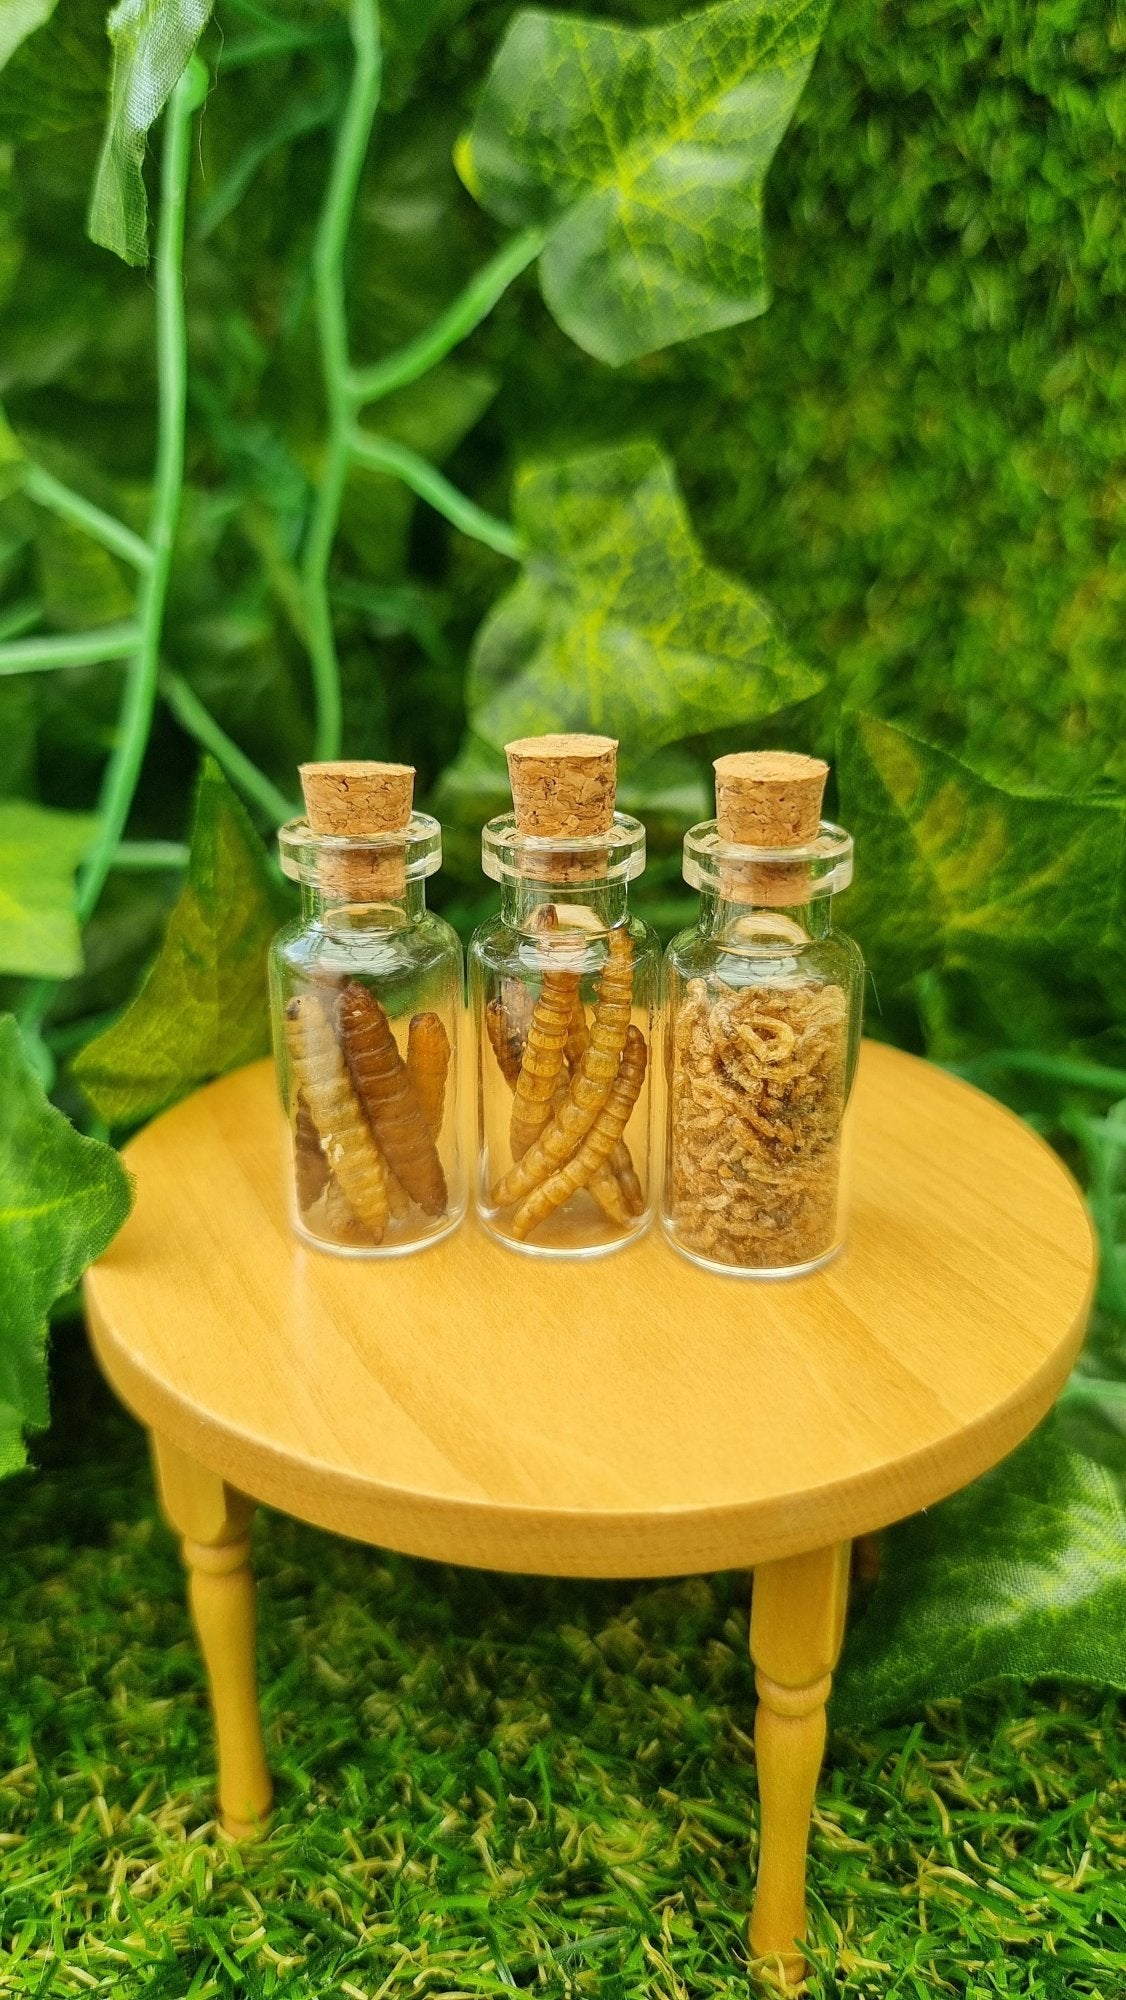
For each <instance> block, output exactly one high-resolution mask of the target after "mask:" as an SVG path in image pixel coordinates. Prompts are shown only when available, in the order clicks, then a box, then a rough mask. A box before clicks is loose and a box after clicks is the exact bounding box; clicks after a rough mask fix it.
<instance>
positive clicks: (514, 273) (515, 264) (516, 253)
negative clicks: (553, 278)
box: [350, 229, 546, 408]
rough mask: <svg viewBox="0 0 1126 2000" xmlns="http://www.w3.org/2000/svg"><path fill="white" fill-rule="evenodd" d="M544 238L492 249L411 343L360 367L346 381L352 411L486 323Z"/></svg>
mask: <svg viewBox="0 0 1126 2000" xmlns="http://www.w3.org/2000/svg"><path fill="white" fill-rule="evenodd" d="M545 240H546V232H545V231H544V230H542V229H525V230H524V231H523V232H522V233H521V234H520V235H519V236H513V237H512V238H511V239H510V241H509V242H507V243H506V244H504V245H503V247H502V248H501V249H500V250H498V252H497V254H496V256H495V257H493V258H492V259H491V260H490V262H489V263H487V264H486V265H485V266H484V269H483V270H480V271H478V272H477V274H476V276H475V277H473V278H471V279H470V280H469V283H468V284H467V285H466V287H465V290H464V291H463V292H461V293H459V295H458V297H457V298H456V299H455V300H454V301H453V304H452V305H450V306H447V308H446V310H445V312H444V313H442V314H441V316H440V317H439V318H438V319H436V320H435V322H434V324H433V326H429V327H427V329H426V331H425V332H424V333H420V334H419V336H418V338H417V339H416V340H412V341H410V342H409V343H408V344H407V346H405V347H401V348H400V349H399V351H398V353H396V354H389V355H388V356H387V358H386V360H385V361H379V362H376V364H375V365H374V367H372V368H360V369H357V370H355V371H354V372H353V374H352V376H351V378H350V386H351V391H352V398H353V401H354V403H355V404H356V406H357V408H359V407H360V406H361V405H362V404H364V403H375V402H378V401H379V400H380V398H381V397H383V396H389V395H390V394H391V391H392V390H393V389H402V388H405V386H406V384H407V383H408V382H417V380H418V378H419V376H420V375H425V374H427V373H428V372H429V370H430V369H431V368H433V367H435V366H436V365H437V363H438V362H439V361H441V360H443V359H444V357H445V356H446V355H447V354H449V352H450V351H451V349H452V348H454V347H457V346H459V345H460V343H461V342H462V341H463V340H467V339H468V337H469V335H470V334H471V333H472V332H474V330H475V329H476V328H477V327H479V326H480V324H481V321H482V320H483V319H487V318H488V315H489V314H490V313H491V312H492V309H493V307H494V306H495V305H496V303H497V300H498V299H499V298H501V297H502V295H503V294H504V293H505V292H506V291H507V290H508V287H509V285H511V284H512V282H513V280H514V279H515V278H518V277H519V276H520V273H521V271H525V270H527V268H528V265H529V264H530V263H531V262H532V261H533V259H534V258H536V257H538V256H539V254H540V251H541V250H542V249H543V246H544V242H545Z"/></svg>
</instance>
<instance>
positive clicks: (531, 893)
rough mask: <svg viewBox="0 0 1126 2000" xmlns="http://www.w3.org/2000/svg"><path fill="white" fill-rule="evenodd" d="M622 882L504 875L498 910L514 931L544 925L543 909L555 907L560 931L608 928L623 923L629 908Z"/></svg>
mask: <svg viewBox="0 0 1126 2000" xmlns="http://www.w3.org/2000/svg"><path fill="white" fill-rule="evenodd" d="M627 898H628V884H627V883H625V882H606V881H597V882H551V881H546V880H540V879H537V878H535V877H532V876H526V875H519V876H505V878H504V880H503V881H502V883H501V885H500V913H501V917H502V919H503V921H504V922H505V923H506V924H508V925H510V926H511V928H512V929H513V930H517V931H537V930H540V929H542V928H543V916H542V912H543V911H544V910H546V909H547V908H549V907H554V909H555V910H556V911H557V913H558V917H559V927H560V929H562V930H585V931H598V930H603V931H610V930H616V929H617V927H618V925H619V924H624V923H625V920H626V917H627V915H628V914H629V910H628V900H627Z"/></svg>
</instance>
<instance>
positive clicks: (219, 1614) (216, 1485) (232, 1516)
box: [153, 1436, 273, 1840]
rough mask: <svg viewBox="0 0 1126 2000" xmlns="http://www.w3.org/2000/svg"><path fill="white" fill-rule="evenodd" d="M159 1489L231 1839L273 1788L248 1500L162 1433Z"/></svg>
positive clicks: (244, 1831)
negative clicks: (194, 1642)
mask: <svg viewBox="0 0 1126 2000" xmlns="http://www.w3.org/2000/svg"><path fill="white" fill-rule="evenodd" d="M153 1457H154V1460H155V1463H156V1481H157V1491H158V1493H159V1496H160V1500H161V1504H162V1507H163V1510H164V1514H165V1516H166V1518H167V1520H168V1522H169V1524H170V1526H171V1527H172V1528H173V1529H174V1530H175V1532H176V1533H177V1534H178V1535H180V1536H181V1538H182V1546H183V1553H184V1561H185V1563H186V1565H187V1569H188V1599H189V1602H190V1604H191V1608H192V1617H193V1620H194V1622H195V1628H196V1632H197V1634H198V1636H199V1643H200V1650H201V1651H202V1653H203V1661H204V1665H205V1667H206V1668H207V1678H208V1682H209V1684H210V1688H211V1709H212V1714H213V1716H214V1719H215V1737H216V1744H217V1747H218V1754H219V1813H220V1818H221V1820H222V1823H223V1828H224V1831H225V1832H227V1833H229V1834H230V1835H231V1836H232V1837H233V1838H234V1839H236V1840H238V1839H245V1838H248V1837H249V1836H250V1835H252V1834H254V1833H256V1832H257V1831H258V1830H259V1828H260V1827H261V1825H262V1822H263V1821H264V1819H265V1817H266V1814H267V1813H268V1811H269V1809H270V1799H271V1797H272V1795H273V1788H272V1786H271V1784H270V1774H269V1771H268V1770H267V1769H266V1753H265V1750H264V1748H263V1745H262V1722H261V1717H260V1715H259V1712H258V1668H257V1659H256V1627H257V1620H256V1616H255V1602H254V1596H255V1593H254V1577H253V1574H252V1572H251V1568H250V1533H249V1530H250V1523H251V1520H252V1518H253V1514H254V1502H253V1501H252V1500H248V1499H246V1497H245V1495H243V1494H241V1493H236V1492H235V1491H234V1489H233V1488H232V1487H230V1486H228V1485H227V1484H226V1482H225V1480H222V1479H220V1477H219V1475H218V1473H215V1472H208V1471H207V1469H206V1468H205V1467H204V1466H202V1465H197V1464H196V1463H195V1461H194V1460H193V1459H190V1458H188V1457H187V1456H186V1455H185V1454H184V1453H183V1452H182V1451H180V1450H179V1449H178V1448H177V1447H176V1446H175V1445H172V1444H169V1443H168V1441H167V1440H166V1439H165V1438H160V1437H155V1436H154V1438H153Z"/></svg>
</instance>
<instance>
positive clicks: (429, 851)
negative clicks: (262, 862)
mask: <svg viewBox="0 0 1126 2000" xmlns="http://www.w3.org/2000/svg"><path fill="white" fill-rule="evenodd" d="M301 776H302V784H303V786H304V789H305V798H306V810H307V817H306V818H305V819H303V820H291V821H290V823H289V824H288V825H287V826H283V827H282V829H281V831H280V833H279V835H278V844H279V847H280V850H281V865H282V868H283V870H284V872H285V873H286V874H287V875H288V876H290V877H291V878H292V879H293V880H294V881H296V882H299V883H300V885H301V915H300V916H299V917H298V918H297V919H296V921H295V922H293V923H292V924H289V925H287V927H286V928H285V929H284V930H282V931H279V933H278V935H277V937H276V938H275V939H274V942H273V945H272V947H271V952H270V993H271V1006H272V1014H273V1026H274V1050H275V1057H276V1061H277V1069H278V1081H279V1085H280V1088H281V1094H282V1101H283V1103H284V1105H285V1109H286V1115H287V1118H288V1120H289V1129H290V1135H291V1143H292V1162H293V1210H292V1214H293V1226H294V1228H295V1230H296V1232H297V1234H298V1235H299V1236H301V1237H303V1238H304V1239H305V1240H306V1241H307V1242H309V1243H313V1244H315V1245H316V1246H317V1247H318V1248H320V1249H328V1250H334V1251H336V1252H338V1253H339V1254H341V1255H343V1256H352V1257H385V1256H395V1255H398V1254H401V1253H402V1252H405V1251H410V1250H418V1249H421V1248H422V1247H423V1246H424V1245H426V1244H428V1243H434V1242H437V1241H438V1239H439V1238H440V1237H443V1236H445V1235H447V1234H448V1232H449V1231H450V1230H451V1229H453V1228H454V1227H455V1226H456V1224H457V1222H458V1221H459V1220H460V1218H461V1216H462V1215H463V1214H464V1212H465V1205H466V1185H465V1173H464V1168H463V1165H462V1161H461V1157H460V1145H459V1132H458V1118H457V1055H458V1034H459V1030H460V1025H461V1016H462V1006H463V976H462V954H461V945H460V943H459V941H458V938H457V936H456V934H455V933H454V932H453V931H452V930H451V929H450V926H449V925H448V924H447V923H445V922H444V921H443V919H442V918H441V917H437V916H434V915H433V914H432V912H430V911H429V910H428V909H427V907H426V878H427V876H428V875H433V874H434V873H435V871H436V870H437V869H438V868H439V867H440V866H441V861H442V831H441V828H440V826H439V824H438V822H437V820H435V819H431V818H430V817H429V815H428V814H426V813H416V812H412V811H411V797H412V792H413V782H414V772H413V770H411V769H410V767H409V766H405V765H387V764H356V763H348V764H344V763H338V764H320V765H305V766H303V768H302V773H301Z"/></svg>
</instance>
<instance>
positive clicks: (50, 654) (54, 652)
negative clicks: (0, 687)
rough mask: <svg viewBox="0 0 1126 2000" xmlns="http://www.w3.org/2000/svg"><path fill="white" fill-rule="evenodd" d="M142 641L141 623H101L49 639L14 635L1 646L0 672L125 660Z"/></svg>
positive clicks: (39, 670)
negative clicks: (83, 630) (92, 627)
mask: <svg viewBox="0 0 1126 2000" xmlns="http://www.w3.org/2000/svg"><path fill="white" fill-rule="evenodd" d="M140 643H141V626H140V624H136V625H103V626H101V627H100V628H96V629H95V630H94V631H93V632H64V633H60V634H59V636H58V637H54V638H50V639H13V640H10V641H9V642H8V644H7V645H3V646H0V674H44V673H50V672H51V671H52V670H53V669H54V668H56V667H97V666H101V664H102V663H103V661H105V660H127V659H128V658H129V657H130V655H131V654H132V653H134V652H135V651H136V649H137V647H138V646H139V645H140Z"/></svg>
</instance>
